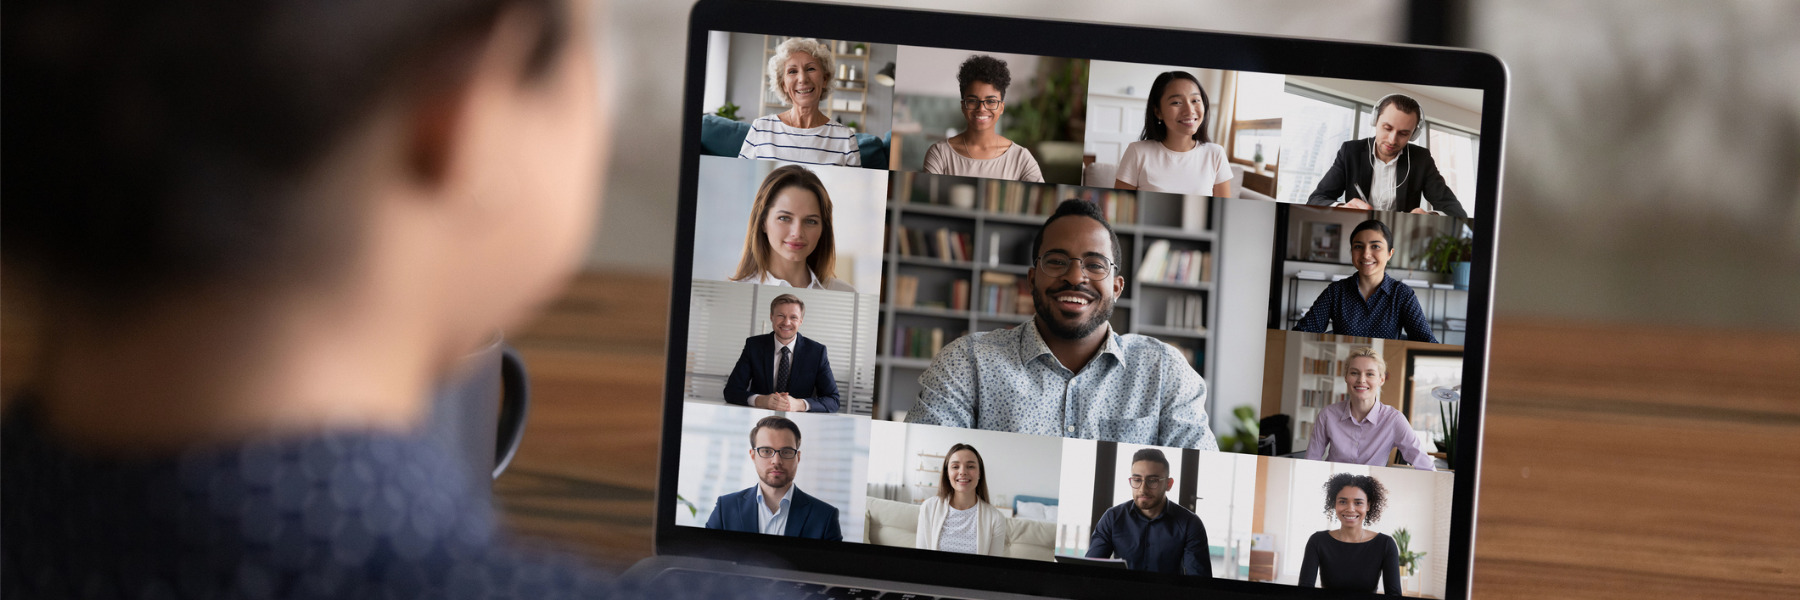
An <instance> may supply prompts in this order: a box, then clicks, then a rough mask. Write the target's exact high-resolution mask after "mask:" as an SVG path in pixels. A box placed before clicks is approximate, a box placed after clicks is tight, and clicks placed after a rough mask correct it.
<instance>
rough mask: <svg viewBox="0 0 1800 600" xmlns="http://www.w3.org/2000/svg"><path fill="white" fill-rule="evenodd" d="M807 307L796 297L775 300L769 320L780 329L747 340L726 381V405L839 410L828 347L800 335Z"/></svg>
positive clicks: (789, 295) (788, 296) (783, 295)
mask: <svg viewBox="0 0 1800 600" xmlns="http://www.w3.org/2000/svg"><path fill="white" fill-rule="evenodd" d="M805 317H806V303H804V302H801V301H800V298H798V297H796V296H794V295H793V294H782V295H780V296H776V297H775V300H773V301H771V302H769V321H770V323H772V324H774V326H775V331H773V332H771V333H765V334H762V335H753V336H750V337H749V338H746V339H745V340H744V353H743V354H740V355H738V361H737V366H736V367H733V368H732V369H731V378H730V379H728V380H726V381H725V401H726V402H730V403H732V404H740V405H748V406H755V407H757V408H766V409H769V410H784V411H793V412H826V413H829V412H837V410H838V389H837V379H836V378H834V377H832V375H831V361H829V360H827V359H826V358H825V345H824V344H821V343H818V342H815V341H812V340H809V339H806V338H803V337H800V322H801V321H802V320H804V319H805Z"/></svg>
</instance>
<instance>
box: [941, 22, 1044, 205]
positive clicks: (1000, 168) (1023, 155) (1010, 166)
mask: <svg viewBox="0 0 1800 600" xmlns="http://www.w3.org/2000/svg"><path fill="white" fill-rule="evenodd" d="M956 84H957V87H958V89H959V90H961V92H962V114H963V119H964V120H966V121H968V128H967V129H964V130H963V132H962V133H959V134H956V136H954V137H951V138H950V139H947V140H944V141H942V142H938V143H935V144H932V145H931V148H929V149H927V150H926V151H925V172H926V173H936V174H939V175H962V176H965V177H982V178H987V179H1010V180H1015V181H1030V182H1038V183H1041V182H1043V181H1044V174H1043V173H1042V172H1041V171H1039V169H1038V164H1037V159H1035V158H1033V157H1032V156H1031V151H1030V150H1026V149H1025V147H1024V146H1020V145H1018V144H1015V143H1013V142H1012V140H1009V139H1006V138H1005V137H1004V136H1001V135H1000V132H999V128H998V126H999V123H1000V115H1003V114H1006V87H1007V86H1008V85H1011V84H1012V73H1011V72H1010V71H1008V70H1007V68H1006V61H1003V60H1000V59H998V58H994V57H992V56H987V55H985V54H977V55H974V56H970V57H969V59H968V60H965V61H963V64H962V68H961V69H959V70H958V71H957V72H956Z"/></svg>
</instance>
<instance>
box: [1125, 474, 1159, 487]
mask: <svg viewBox="0 0 1800 600" xmlns="http://www.w3.org/2000/svg"><path fill="white" fill-rule="evenodd" d="M1125 483H1129V484H1131V489H1134V490H1135V489H1138V488H1141V487H1144V484H1146V483H1147V484H1150V487H1151V488H1156V487H1158V486H1161V485H1162V484H1163V478H1161V477H1138V476H1136V475H1132V476H1131V477H1128V478H1126V479H1125Z"/></svg>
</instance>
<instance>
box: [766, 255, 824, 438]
mask: <svg viewBox="0 0 1800 600" xmlns="http://www.w3.org/2000/svg"><path fill="white" fill-rule="evenodd" d="M776 281H780V280H776ZM813 282H814V283H817V282H818V279H814V280H813ZM769 338H770V339H773V340H775V360H774V361H773V362H774V363H775V364H774V365H773V366H772V367H770V369H769V380H770V381H781V349H782V348H787V351H788V375H793V374H794V371H793V369H794V359H795V356H794V352H796V351H797V350H796V347H797V345H798V344H799V343H800V333H799V332H794V339H791V340H788V343H786V344H783V343H781V338H778V337H775V336H772V335H771V336H769ZM783 391H785V390H775V392H774V393H781V392H783ZM794 400H798V401H799V402H800V406H799V408H795V409H794V411H795V412H806V411H807V410H808V409H811V408H812V403H809V402H807V401H806V399H805V398H794Z"/></svg>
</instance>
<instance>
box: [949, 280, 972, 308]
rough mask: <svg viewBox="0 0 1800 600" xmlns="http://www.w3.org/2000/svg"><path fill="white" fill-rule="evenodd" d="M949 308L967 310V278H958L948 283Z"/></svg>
mask: <svg viewBox="0 0 1800 600" xmlns="http://www.w3.org/2000/svg"><path fill="white" fill-rule="evenodd" d="M950 309H951V310H969V280H967V279H958V280H956V281H955V282H952V283H951V284H950Z"/></svg>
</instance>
